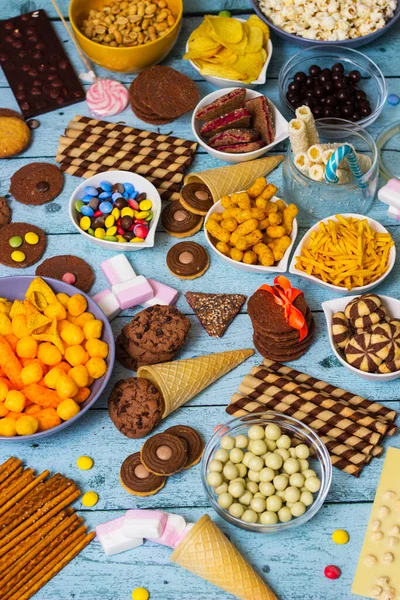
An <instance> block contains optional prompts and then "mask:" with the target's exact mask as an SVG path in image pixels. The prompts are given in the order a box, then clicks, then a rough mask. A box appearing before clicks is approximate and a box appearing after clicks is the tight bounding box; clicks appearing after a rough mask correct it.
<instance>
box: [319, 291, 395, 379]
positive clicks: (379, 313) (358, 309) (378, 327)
mask: <svg viewBox="0 0 400 600" xmlns="http://www.w3.org/2000/svg"><path fill="white" fill-rule="evenodd" d="M322 308H323V311H324V313H325V318H326V322H327V327H328V335H329V341H330V343H331V346H332V350H333V352H334V354H335V356H336V358H337V359H338V360H339V361H340V362H341V363H342V365H344V366H345V367H346V368H347V369H349V370H350V371H352V372H353V373H355V374H356V375H359V376H360V377H363V378H364V379H369V380H371V381H374V380H377V381H392V380H393V379H397V378H398V377H400V300H396V299H395V298H390V297H389V296H378V295H377V294H364V295H362V296H346V297H344V298H337V299H336V300H330V301H329V302H323V303H322Z"/></svg>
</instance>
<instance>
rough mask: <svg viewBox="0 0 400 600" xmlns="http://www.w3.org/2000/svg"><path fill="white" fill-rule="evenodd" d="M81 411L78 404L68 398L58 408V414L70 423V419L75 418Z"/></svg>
mask: <svg viewBox="0 0 400 600" xmlns="http://www.w3.org/2000/svg"><path fill="white" fill-rule="evenodd" d="M79 411H80V408H79V404H77V403H76V402H75V400H72V398H66V399H65V400H63V401H62V402H61V404H59V405H58V406H57V414H58V415H59V416H60V417H61V418H62V420H63V421H69V419H72V418H73V417H75V416H76V415H77V414H78V412H79Z"/></svg>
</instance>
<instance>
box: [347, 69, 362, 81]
mask: <svg viewBox="0 0 400 600" xmlns="http://www.w3.org/2000/svg"><path fill="white" fill-rule="evenodd" d="M349 77H350V79H351V81H354V82H355V83H358V82H359V81H360V79H361V73H360V71H357V70H354V71H350V73H349Z"/></svg>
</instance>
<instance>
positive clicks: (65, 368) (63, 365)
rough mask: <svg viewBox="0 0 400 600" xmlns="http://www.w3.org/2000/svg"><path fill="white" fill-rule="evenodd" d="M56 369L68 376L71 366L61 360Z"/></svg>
mask: <svg viewBox="0 0 400 600" xmlns="http://www.w3.org/2000/svg"><path fill="white" fill-rule="evenodd" d="M57 367H58V368H59V369H61V370H62V371H64V373H66V374H67V375H68V372H69V371H70V370H71V365H70V364H69V363H67V362H66V361H65V360H62V361H61V362H60V363H59V364H58V365H57Z"/></svg>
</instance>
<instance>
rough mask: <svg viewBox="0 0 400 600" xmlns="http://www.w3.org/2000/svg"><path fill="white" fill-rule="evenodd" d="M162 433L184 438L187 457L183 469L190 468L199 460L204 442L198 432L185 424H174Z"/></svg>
mask: <svg viewBox="0 0 400 600" xmlns="http://www.w3.org/2000/svg"><path fill="white" fill-rule="evenodd" d="M164 433H169V434H171V435H176V436H178V438H180V439H182V440H184V441H185V442H186V444H187V451H188V459H187V463H186V465H185V466H184V467H183V468H184V469H190V467H193V466H194V465H197V463H198V462H200V460H201V457H202V456H203V451H204V442H203V439H202V438H201V436H200V434H199V433H198V432H197V431H196V430H195V429H193V428H192V427H188V426H187V425H174V426H173V427H170V428H169V429H167V430H166V431H164Z"/></svg>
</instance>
